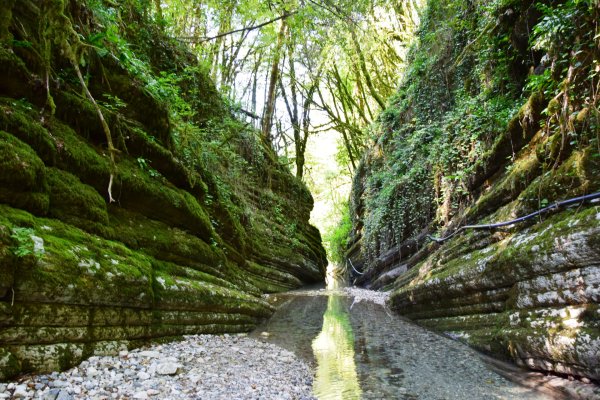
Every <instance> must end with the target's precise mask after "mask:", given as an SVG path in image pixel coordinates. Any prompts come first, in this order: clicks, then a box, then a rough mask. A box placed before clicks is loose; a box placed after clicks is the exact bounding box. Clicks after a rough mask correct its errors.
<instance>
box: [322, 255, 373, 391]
mask: <svg viewBox="0 0 600 400" xmlns="http://www.w3.org/2000/svg"><path fill="white" fill-rule="evenodd" d="M345 277H346V271H345V269H344V268H335V267H333V266H331V265H330V266H329V268H328V269H327V276H326V281H327V289H329V290H335V289H339V288H342V287H344V286H346V279H345ZM346 300H347V299H346V298H345V297H342V296H340V295H336V294H334V293H331V294H329V296H328V298H327V310H326V311H325V313H324V314H323V327H322V329H321V332H320V333H319V335H318V336H317V337H316V338H315V339H314V340H313V342H312V349H313V354H314V357H315V360H316V361H317V373H316V376H315V380H314V383H313V391H314V394H315V396H317V397H318V398H319V399H326V400H333V399H360V398H361V395H362V391H361V389H360V385H359V383H358V374H357V372H356V364H355V361H354V333H353V331H352V325H351V323H350V314H349V312H348V305H347V304H348V303H347V301H346Z"/></svg>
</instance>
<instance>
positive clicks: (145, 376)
mask: <svg viewBox="0 0 600 400" xmlns="http://www.w3.org/2000/svg"><path fill="white" fill-rule="evenodd" d="M137 377H138V379H139V380H141V381H145V380H146V379H150V374H148V373H147V372H144V371H140V372H138V374H137Z"/></svg>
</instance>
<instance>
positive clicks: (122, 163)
mask: <svg viewBox="0 0 600 400" xmlns="http://www.w3.org/2000/svg"><path fill="white" fill-rule="evenodd" d="M117 3H118V4H122V5H119V6H118V5H116V4H117ZM117 3H112V2H106V3H103V2H89V3H86V2H81V1H75V0H73V1H52V2H41V3H38V2H34V1H16V2H14V1H9V2H8V5H3V6H2V10H1V15H0V19H1V20H2V22H1V25H0V40H1V41H2V43H1V44H2V45H1V46H0V71H2V73H1V74H0V380H3V379H7V378H9V377H11V376H14V375H15V374H18V373H25V372H28V371H48V370H55V369H62V368H66V367H70V366H72V365H74V364H76V363H78V362H79V361H81V360H82V359H83V358H85V357H89V356H90V355H92V354H105V353H114V352H118V350H119V349H122V348H126V347H131V346H136V345H139V344H141V343H144V342H146V341H148V340H151V339H167V338H176V337H178V336H181V335H184V334H193V333H217V332H240V331H248V330H250V329H252V328H253V327H254V326H255V324H256V323H257V321H259V320H260V319H262V318H264V317H267V316H269V315H270V314H271V312H272V311H273V310H272V307H271V306H269V305H268V304H267V303H266V302H265V301H263V300H262V298H261V295H262V294H263V293H265V292H277V291H283V290H288V289H292V288H296V287H299V286H301V285H303V284H306V283H310V282H315V281H320V280H322V279H323V276H324V267H325V264H326V260H325V253H324V250H323V248H322V246H321V239H320V235H319V232H318V230H317V229H316V228H314V227H312V226H310V225H309V223H308V219H309V214H310V211H311V209H312V198H311V195H310V193H309V192H308V190H307V189H306V187H305V186H304V185H303V184H302V183H300V182H299V181H297V180H296V179H295V178H294V177H293V176H292V175H291V174H290V173H289V172H288V171H287V170H286V169H285V168H284V167H283V166H281V165H279V164H278V162H277V161H276V159H277V158H276V156H275V155H274V154H273V151H272V150H271V149H270V148H269V147H267V146H265V145H264V144H262V143H261V141H260V140H259V139H257V136H256V134H255V133H254V132H253V131H252V130H251V129H248V128H247V127H246V126H245V125H244V124H243V123H241V122H238V121H236V119H235V117H234V116H233V115H232V111H230V110H229V109H228V107H227V106H226V105H225V103H224V102H223V101H222V100H221V98H220V97H219V95H218V94H217V92H216V90H215V88H214V86H213V84H212V83H211V81H210V79H209V78H207V76H206V74H205V73H203V72H202V71H201V70H200V69H198V68H193V65H195V60H194V59H193V57H191V56H190V55H189V54H187V53H186V52H185V50H184V49H183V48H181V47H180V46H178V45H177V44H176V43H174V42H173V41H170V40H168V39H167V38H166V37H165V36H164V35H163V34H162V32H161V31H160V30H159V29H158V28H157V27H155V26H153V25H152V24H150V23H149V22H148V19H147V17H146V15H145V14H144V12H143V11H142V10H139V4H141V3H139V4H138V3H136V2H135V1H131V2H117ZM89 4H91V5H89ZM136 4H138V5H137V6H136ZM92 6H93V7H96V8H93V7H92ZM90 7H91V8H90ZM136 7H137V8H136ZM71 29H72V31H71ZM75 33H76V34H75ZM134 50H135V51H134ZM74 56H76V57H74ZM77 69H79V70H80V71H82V75H83V76H82V77H83V78H84V80H85V85H86V87H87V88H88V89H89V90H90V95H91V96H92V97H93V98H94V99H95V100H96V101H97V104H98V108H99V109H100V111H101V113H102V114H103V117H104V118H105V119H106V121H107V123H108V127H109V129H110V133H111V136H112V138H111V139H112V142H113V144H114V147H115V148H116V150H115V151H114V152H113V155H114V159H115V162H114V164H113V163H112V162H111V157H110V150H109V146H108V137H107V135H106V131H105V130H104V129H103V126H102V124H101V123H100V120H99V114H98V109H97V108H96V106H95V105H94V104H93V102H92V101H91V99H90V98H89V96H88V95H86V93H85V90H84V88H83V85H82V84H81V82H80V81H79V79H78V77H77ZM111 176H112V187H111V193H112V197H113V198H114V200H115V201H114V202H112V203H111V202H109V196H108V188H109V182H111Z"/></svg>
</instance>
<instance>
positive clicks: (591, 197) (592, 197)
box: [427, 192, 600, 243]
mask: <svg viewBox="0 0 600 400" xmlns="http://www.w3.org/2000/svg"><path fill="white" fill-rule="evenodd" d="M596 199H600V192H597V193H592V194H587V195H585V196H579V197H574V198H572V199H568V200H563V201H559V202H558V203H554V204H552V205H549V206H548V207H544V208H542V209H541V210H537V211H535V212H532V213H531V214H527V215H525V216H523V217H520V218H517V219H513V220H511V221H504V222H496V223H495V224H486V225H465V226H462V227H460V228H458V229H457V230H455V231H454V232H452V233H451V234H449V235H448V236H445V237H443V238H435V237H433V236H431V235H427V238H428V239H430V240H433V241H434V242H437V243H443V242H445V241H446V240H448V239H450V238H452V237H454V236H455V235H457V234H459V233H460V232H462V231H464V230H467V229H494V228H500V227H503V226H507V225H512V224H518V223H519V222H523V221H526V220H528V219H531V218H533V217H536V216H538V215H541V214H545V213H547V212H549V211H554V210H558V209H559V208H561V207H566V206H570V205H573V204H579V203H585V202H588V201H593V200H596Z"/></svg>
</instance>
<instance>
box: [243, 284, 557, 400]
mask: <svg viewBox="0 0 600 400" xmlns="http://www.w3.org/2000/svg"><path fill="white" fill-rule="evenodd" d="M357 294H358V295H359V296H358V297H357V296H356V295H357ZM365 297H368V294H367V295H365V296H360V291H357V290H356V289H353V290H352V291H351V292H348V291H347V290H346V291H344V290H336V291H328V290H325V289H314V290H302V291H296V292H289V293H286V294H277V295H272V296H271V300H272V301H273V303H274V304H276V305H277V306H278V310H277V312H276V313H275V314H274V315H273V317H272V318H271V319H269V320H268V321H266V322H265V323H264V324H263V325H261V326H259V327H258V328H257V329H256V330H255V331H254V332H253V333H252V334H251V336H254V337H256V338H259V339H260V340H264V341H267V342H270V343H273V344H277V345H278V346H281V347H283V348H285V349H287V350H290V351H292V352H294V353H295V354H296V355H297V356H299V357H301V358H303V359H304V360H306V361H307V362H309V363H311V364H312V365H313V366H314V367H315V369H316V375H315V380H314V383H313V392H314V395H315V396H316V397H317V398H319V399H323V400H330V399H344V400H346V399H423V400H428V399H431V400H433V399H436V400H437V399H547V398H550V397H547V396H545V395H543V394H542V393H540V392H538V391H535V390H533V389H530V388H528V387H524V386H520V385H518V384H516V383H513V382H511V381H509V380H507V379H505V378H504V377H502V376H500V375H499V374H497V373H496V372H494V371H493V370H492V368H491V367H490V366H489V365H488V364H486V362H485V361H484V360H483V359H482V358H481V356H480V354H479V353H477V352H476V351H474V350H473V349H471V348H469V347H468V346H466V345H464V344H462V343H459V342H456V341H454V340H451V339H450V338H446V337H443V336H440V335H438V334H435V333H432V332H430V331H427V330H425V329H423V328H421V327H419V326H417V325H415V324H413V323H411V322H410V321H407V320H406V319H403V318H401V317H399V316H397V315H394V314H392V313H391V312H389V311H388V310H386V309H385V307H384V306H382V305H381V304H376V303H375V302H373V301H367V300H366V299H365ZM376 300H377V299H376Z"/></svg>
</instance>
